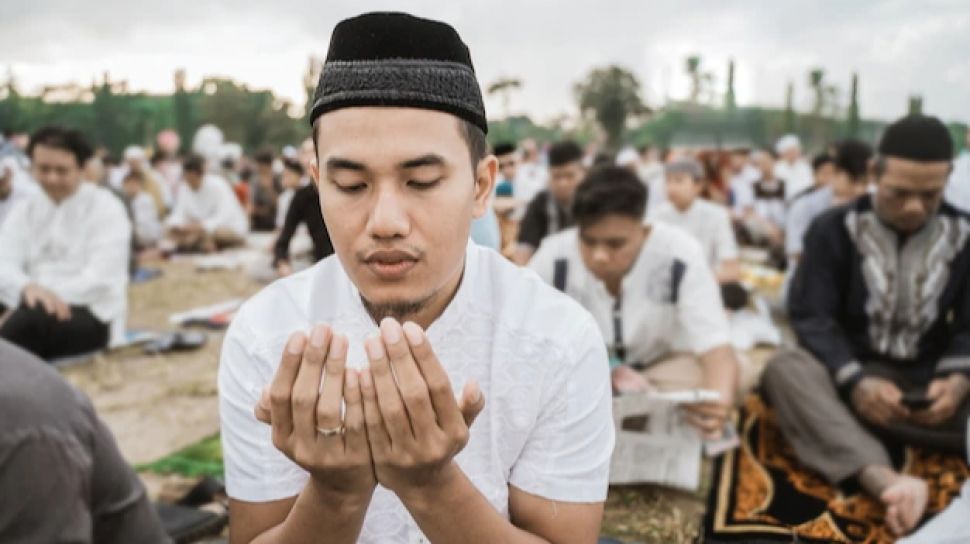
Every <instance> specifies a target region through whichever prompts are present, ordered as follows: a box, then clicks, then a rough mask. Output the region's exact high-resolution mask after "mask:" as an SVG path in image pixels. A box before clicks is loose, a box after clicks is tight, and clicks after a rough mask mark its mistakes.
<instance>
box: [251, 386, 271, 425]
mask: <svg viewBox="0 0 970 544" xmlns="http://www.w3.org/2000/svg"><path fill="white" fill-rule="evenodd" d="M270 410H271V404H270V400H269V388H268V387H264V388H263V393H262V394H261V395H260V397H259V402H257V403H256V407H255V408H254V409H253V413H254V414H255V416H256V419H257V420H259V421H262V422H263V423H267V424H270V425H272V423H273V414H272V412H271V411H270Z"/></svg>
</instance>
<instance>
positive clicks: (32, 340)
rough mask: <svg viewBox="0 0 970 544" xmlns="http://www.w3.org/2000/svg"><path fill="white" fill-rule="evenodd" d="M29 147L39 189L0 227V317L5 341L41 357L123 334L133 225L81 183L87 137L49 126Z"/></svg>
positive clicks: (115, 202) (103, 343)
mask: <svg viewBox="0 0 970 544" xmlns="http://www.w3.org/2000/svg"><path fill="white" fill-rule="evenodd" d="M27 152H28V154H29V156H30V160H31V171H32V174H33V176H34V178H35V179H36V180H37V182H38V183H39V184H40V187H41V189H43V190H42V191H41V192H39V193H38V194H36V195H33V196H31V197H28V198H27V199H25V200H24V201H23V202H21V203H20V204H18V205H17V207H15V208H14V209H13V210H12V211H11V212H10V217H8V218H7V221H5V222H4V223H3V226H0V305H5V306H7V307H9V308H12V310H11V313H10V315H8V316H7V318H6V320H5V321H3V323H2V324H0V338H4V339H7V340H9V341H11V342H13V343H14V344H17V345H19V346H21V347H22V348H24V349H26V350H27V351H30V352H32V353H34V354H35V355H37V356H39V357H41V358H43V359H47V360H50V359H56V358H60V357H67V356H71V355H79V354H83V353H88V352H91V351H95V350H98V349H104V348H106V347H108V345H109V344H110V343H113V342H119V341H121V340H122V339H123V338H124V333H125V315H126V313H127V293H126V288H127V286H128V257H129V254H130V247H131V223H130V222H129V220H128V214H127V212H126V211H125V206H124V204H122V203H121V201H120V200H119V199H118V198H116V197H115V196H114V195H113V194H112V193H110V192H109V191H107V190H105V189H102V188H100V187H98V186H96V185H94V184H93V183H85V182H84V181H83V180H82V171H83V170H82V166H83V165H84V164H85V162H86V161H87V160H88V158H89V157H90V156H91V153H92V151H91V147H90V146H89V145H88V143H87V141H86V140H85V139H84V136H83V135H82V134H81V133H80V132H78V131H76V130H73V129H66V128H62V127H56V126H50V127H44V128H41V129H39V130H38V131H37V132H35V133H34V134H33V135H32V136H31V138H30V144H29V145H28V147H27Z"/></svg>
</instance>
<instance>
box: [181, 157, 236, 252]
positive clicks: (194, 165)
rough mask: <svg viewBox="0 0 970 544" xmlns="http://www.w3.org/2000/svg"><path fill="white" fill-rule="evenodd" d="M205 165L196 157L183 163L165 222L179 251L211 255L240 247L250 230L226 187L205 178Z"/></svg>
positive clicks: (212, 177) (210, 177) (214, 178)
mask: <svg viewBox="0 0 970 544" xmlns="http://www.w3.org/2000/svg"><path fill="white" fill-rule="evenodd" d="M204 168H205V161H204V160H203V159H202V157H200V156H198V155H190V156H188V157H186V159H185V161H184V162H183V163H182V176H183V181H182V185H181V186H180V187H179V190H178V196H177V197H176V199H175V208H174V209H173V210H172V214H171V215H169V216H168V219H166V220H165V226H166V227H167V228H168V237H169V238H170V239H171V240H172V241H173V242H174V243H175V246H176V249H178V250H179V251H189V252H191V251H202V252H205V253H211V252H213V251H216V250H218V249H223V248H227V247H233V246H238V245H241V244H242V243H243V242H244V241H245V237H246V234H247V232H248V230H249V227H248V222H247V220H246V212H244V211H243V208H242V206H240V205H239V201H238V200H237V199H236V195H235V194H233V191H232V188H231V187H230V186H229V183H228V182H226V181H225V180H224V179H222V178H220V177H219V176H216V175H212V174H205V173H204Z"/></svg>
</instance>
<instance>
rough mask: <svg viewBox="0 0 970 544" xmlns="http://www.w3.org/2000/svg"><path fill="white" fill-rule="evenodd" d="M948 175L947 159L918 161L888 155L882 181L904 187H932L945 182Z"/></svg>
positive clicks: (948, 164) (948, 165)
mask: <svg viewBox="0 0 970 544" xmlns="http://www.w3.org/2000/svg"><path fill="white" fill-rule="evenodd" d="M949 175H950V163H949V162H947V161H934V162H918V161H911V160H907V159H897V158H895V157H888V158H886V171H885V173H884V174H883V181H885V182H888V183H890V184H892V185H898V186H906V187H915V188H919V187H927V186H930V187H932V186H936V185H941V184H945V183H946V181H947V178H948V177H949Z"/></svg>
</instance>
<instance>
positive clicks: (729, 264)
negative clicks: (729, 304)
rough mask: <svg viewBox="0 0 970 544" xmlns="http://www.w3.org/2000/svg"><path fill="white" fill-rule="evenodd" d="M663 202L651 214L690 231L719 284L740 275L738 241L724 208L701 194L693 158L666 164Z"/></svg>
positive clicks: (701, 178)
mask: <svg viewBox="0 0 970 544" xmlns="http://www.w3.org/2000/svg"><path fill="white" fill-rule="evenodd" d="M666 180H667V187H666V189H667V191H666V192H667V202H664V203H663V204H661V205H660V206H658V207H656V208H654V210H653V211H652V212H651V214H652V215H651V218H652V219H653V220H654V221H659V222H662V223H667V224H668V225H673V226H675V227H679V228H682V229H684V230H685V231H687V232H689V233H691V234H692V235H693V236H694V238H695V239H696V240H697V241H698V242H700V244H701V250H702V251H703V252H704V258H705V259H706V260H707V262H708V264H709V265H710V267H711V270H713V271H714V275H715V277H716V278H717V280H718V282H719V283H721V284H726V283H737V282H738V281H739V280H740V279H741V266H740V264H739V263H738V243H737V241H735V239H734V230H733V229H732V228H731V216H730V214H729V213H728V210H727V208H725V207H724V206H720V205H718V204H714V203H712V202H710V201H707V200H704V199H703V198H701V192H702V191H703V188H704V171H703V170H702V168H701V165H700V163H699V162H697V161H696V160H694V159H679V160H676V161H674V162H672V163H670V164H668V165H667V167H666Z"/></svg>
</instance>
